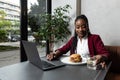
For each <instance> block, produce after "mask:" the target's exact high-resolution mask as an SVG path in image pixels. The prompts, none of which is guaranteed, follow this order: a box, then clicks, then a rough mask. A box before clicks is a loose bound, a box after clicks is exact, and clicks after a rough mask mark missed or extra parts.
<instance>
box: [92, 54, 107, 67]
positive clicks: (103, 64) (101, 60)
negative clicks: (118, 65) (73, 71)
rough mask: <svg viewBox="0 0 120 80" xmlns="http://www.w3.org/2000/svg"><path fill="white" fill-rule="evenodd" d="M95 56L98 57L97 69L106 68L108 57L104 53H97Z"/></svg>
mask: <svg viewBox="0 0 120 80" xmlns="http://www.w3.org/2000/svg"><path fill="white" fill-rule="evenodd" d="M93 58H95V59H96V65H97V69H105V68H106V62H105V60H106V57H105V56H102V55H96V56H94V57H93Z"/></svg>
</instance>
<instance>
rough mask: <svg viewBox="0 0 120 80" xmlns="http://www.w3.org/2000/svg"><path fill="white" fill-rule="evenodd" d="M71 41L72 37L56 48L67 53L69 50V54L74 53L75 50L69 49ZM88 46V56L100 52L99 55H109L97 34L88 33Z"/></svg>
mask: <svg viewBox="0 0 120 80" xmlns="http://www.w3.org/2000/svg"><path fill="white" fill-rule="evenodd" d="M72 41H73V37H72V38H71V39H70V40H69V41H68V42H67V43H66V44H65V45H64V46H62V47H61V48H59V49H58V50H59V51H60V52H61V53H62V54H65V53H67V52H68V51H69V50H70V54H73V53H75V51H72V50H71V46H72ZM88 48H89V53H90V56H94V55H97V54H100V55H103V56H106V57H108V55H109V53H108V51H107V50H106V49H105V47H104V44H103V42H102V40H101V38H100V36H99V35H96V34H89V35H88Z"/></svg>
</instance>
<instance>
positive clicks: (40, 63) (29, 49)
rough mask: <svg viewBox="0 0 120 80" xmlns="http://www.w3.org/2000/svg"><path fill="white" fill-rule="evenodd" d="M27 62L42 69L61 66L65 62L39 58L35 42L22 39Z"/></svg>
mask: <svg viewBox="0 0 120 80" xmlns="http://www.w3.org/2000/svg"><path fill="white" fill-rule="evenodd" d="M22 44H23V47H24V49H25V52H26V55H27V58H28V60H29V62H31V63H32V64H34V65H35V66H37V67H39V68H40V69H42V70H50V69H54V68H58V67H62V66H64V65H65V64H64V63H62V62H60V61H59V60H58V61H55V62H54V61H48V60H46V59H45V58H44V59H41V57H40V55H39V53H38V50H37V47H36V44H35V43H34V42H28V41H24V40H23V41H22Z"/></svg>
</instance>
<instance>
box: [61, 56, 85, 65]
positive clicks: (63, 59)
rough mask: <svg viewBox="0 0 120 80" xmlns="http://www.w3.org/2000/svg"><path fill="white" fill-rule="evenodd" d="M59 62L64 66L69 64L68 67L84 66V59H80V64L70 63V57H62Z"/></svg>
mask: <svg viewBox="0 0 120 80" xmlns="http://www.w3.org/2000/svg"><path fill="white" fill-rule="evenodd" d="M60 60H61V62H63V63H65V64H69V65H82V64H86V62H87V61H86V59H82V62H77V63H74V62H71V61H70V57H62V58H61V59H60Z"/></svg>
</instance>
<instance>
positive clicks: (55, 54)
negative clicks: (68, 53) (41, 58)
mask: <svg viewBox="0 0 120 80" xmlns="http://www.w3.org/2000/svg"><path fill="white" fill-rule="evenodd" d="M60 55H61V54H60V51H59V50H57V51H55V52H51V53H50V54H48V55H47V60H50V61H51V60H54V59H57V58H58V57H59V56H60Z"/></svg>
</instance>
